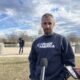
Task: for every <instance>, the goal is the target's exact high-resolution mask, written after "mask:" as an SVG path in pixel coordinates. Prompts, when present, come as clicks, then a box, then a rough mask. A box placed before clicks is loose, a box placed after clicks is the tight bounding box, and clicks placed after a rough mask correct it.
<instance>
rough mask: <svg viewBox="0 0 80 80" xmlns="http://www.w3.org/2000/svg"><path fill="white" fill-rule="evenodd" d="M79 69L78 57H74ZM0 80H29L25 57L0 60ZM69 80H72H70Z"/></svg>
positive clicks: (79, 59) (79, 61)
mask: <svg viewBox="0 0 80 80" xmlns="http://www.w3.org/2000/svg"><path fill="white" fill-rule="evenodd" d="M76 65H77V67H80V57H76ZM0 80H29V63H28V60H27V58H26V57H25V58H24V57H11V58H5V57H3V58H2V57H1V58H0ZM69 80H73V79H72V78H70V79H69Z"/></svg>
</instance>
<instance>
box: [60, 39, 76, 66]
mask: <svg viewBox="0 0 80 80" xmlns="http://www.w3.org/2000/svg"><path fill="white" fill-rule="evenodd" d="M61 54H62V61H63V63H64V65H65V66H72V67H74V66H75V56H74V53H73V50H72V47H71V45H70V43H69V41H68V40H67V39H65V38H63V39H62V45H61Z"/></svg>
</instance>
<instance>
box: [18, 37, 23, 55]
mask: <svg viewBox="0 0 80 80" xmlns="http://www.w3.org/2000/svg"><path fill="white" fill-rule="evenodd" d="M23 48H24V40H23V39H22V38H19V54H22V53H23Z"/></svg>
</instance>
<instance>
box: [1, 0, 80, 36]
mask: <svg viewBox="0 0 80 80" xmlns="http://www.w3.org/2000/svg"><path fill="white" fill-rule="evenodd" d="M46 12H48V13H52V14H53V15H54V17H55V20H56V28H55V30H54V31H55V32H58V33H60V34H64V35H68V34H76V35H78V36H79V35H80V0H0V35H1V34H6V33H8V34H10V33H12V32H14V33H15V32H19V31H27V32H29V34H30V33H31V35H36V34H37V33H38V29H39V28H40V27H41V25H40V18H41V16H42V15H43V14H44V13H46Z"/></svg>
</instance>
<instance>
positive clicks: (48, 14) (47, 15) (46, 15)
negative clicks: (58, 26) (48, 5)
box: [42, 13, 53, 18]
mask: <svg viewBox="0 0 80 80" xmlns="http://www.w3.org/2000/svg"><path fill="white" fill-rule="evenodd" d="M49 16H50V17H52V18H53V15H52V14H51V13H45V14H44V15H43V16H42V18H44V17H46V18H47V17H49Z"/></svg>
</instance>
